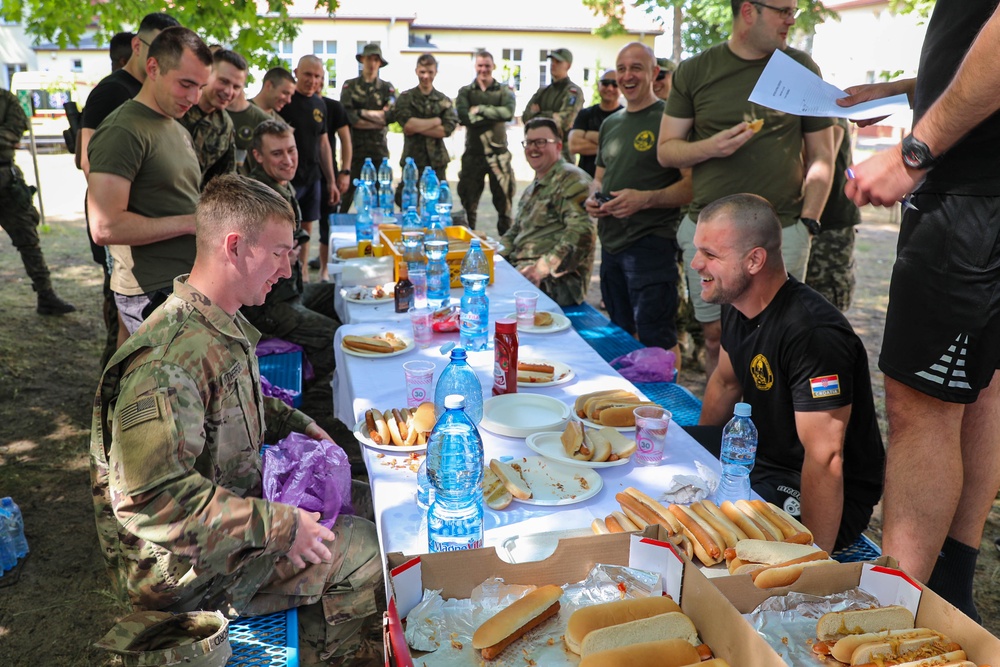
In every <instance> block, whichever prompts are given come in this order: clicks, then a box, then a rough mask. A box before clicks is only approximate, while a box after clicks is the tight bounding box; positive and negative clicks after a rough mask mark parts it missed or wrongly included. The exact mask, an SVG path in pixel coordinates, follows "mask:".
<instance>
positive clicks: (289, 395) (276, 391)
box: [260, 375, 299, 408]
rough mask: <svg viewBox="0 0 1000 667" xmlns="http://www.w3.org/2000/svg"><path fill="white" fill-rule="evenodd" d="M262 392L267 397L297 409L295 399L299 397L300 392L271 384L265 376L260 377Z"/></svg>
mask: <svg viewBox="0 0 1000 667" xmlns="http://www.w3.org/2000/svg"><path fill="white" fill-rule="evenodd" d="M260 390H261V392H262V393H263V394H264V395H265V396H270V397H271V398H276V399H278V400H279V401H282V402H284V404H285V405H287V406H289V407H293V408H294V407H295V397H296V396H298V395H299V392H297V391H295V390H292V389H284V388H282V387H279V386H277V385H274V384H271V382H270V381H269V380H268V379H267V378H266V377H264V376H263V375H261V376H260Z"/></svg>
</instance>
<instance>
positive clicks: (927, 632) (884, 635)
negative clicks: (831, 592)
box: [830, 628, 944, 663]
mask: <svg viewBox="0 0 1000 667" xmlns="http://www.w3.org/2000/svg"><path fill="white" fill-rule="evenodd" d="M943 636H944V635H941V634H939V633H937V632H935V631H933V630H931V629H929V628H913V629H906V630H884V631H882V632H866V633H864V634H860V635H847V636H846V637H844V638H842V639H840V640H838V641H837V642H836V643H835V644H834V645H833V647H832V648H831V649H830V655H832V656H833V657H834V658H835V659H836V660H838V661H840V662H845V663H849V662H850V661H851V656H852V655H854V651H855V650H856V649H857V648H858V647H859V646H863V645H864V644H871V643H873V642H884V641H896V640H905V639H913V638H916V637H936V638H943Z"/></svg>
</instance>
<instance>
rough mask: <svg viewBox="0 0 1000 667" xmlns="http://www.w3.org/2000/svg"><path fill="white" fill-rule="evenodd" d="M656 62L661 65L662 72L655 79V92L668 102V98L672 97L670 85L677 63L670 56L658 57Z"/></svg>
mask: <svg viewBox="0 0 1000 667" xmlns="http://www.w3.org/2000/svg"><path fill="white" fill-rule="evenodd" d="M656 64H657V65H659V66H660V73H659V74H657V75H656V79H654V80H653V94H654V95H656V96H657V97H658V98H660V99H661V100H663V101H664V102H666V101H667V98H668V97H670V86H671V82H672V81H673V78H674V70H675V69H677V65H675V64H674V61H673V60H671V59H670V58H657V59H656Z"/></svg>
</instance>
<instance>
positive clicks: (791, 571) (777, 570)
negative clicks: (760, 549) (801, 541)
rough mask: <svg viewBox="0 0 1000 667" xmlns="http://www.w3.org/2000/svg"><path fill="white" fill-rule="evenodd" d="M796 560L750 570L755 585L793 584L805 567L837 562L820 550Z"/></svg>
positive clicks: (777, 585)
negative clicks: (813, 554) (785, 563)
mask: <svg viewBox="0 0 1000 667" xmlns="http://www.w3.org/2000/svg"><path fill="white" fill-rule="evenodd" d="M795 560H796V561H797V562H792V563H788V564H787V565H771V566H768V567H764V568H761V569H757V570H753V571H752V572H750V576H751V577H752V578H753V585H754V586H756V587H757V588H779V587H781V586H791V585H792V584H794V583H795V582H796V581H798V580H799V577H801V576H802V571H803V570H804V569H805V568H807V567H813V566H815V565H829V564H830V563H836V562H837V561H835V560H833V559H832V558H829V557H827V556H826V552H824V551H821V552H819V553H818V554H816V555H815V556H803V557H802V558H797V559H795Z"/></svg>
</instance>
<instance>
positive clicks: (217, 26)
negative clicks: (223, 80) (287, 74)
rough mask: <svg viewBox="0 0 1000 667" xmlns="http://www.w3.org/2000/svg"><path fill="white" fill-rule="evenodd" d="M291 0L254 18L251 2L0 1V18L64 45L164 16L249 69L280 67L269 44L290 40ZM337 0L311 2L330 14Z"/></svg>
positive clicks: (270, 0) (270, 1) (294, 30)
mask: <svg viewBox="0 0 1000 667" xmlns="http://www.w3.org/2000/svg"><path fill="white" fill-rule="evenodd" d="M292 1H293V0H267V4H266V7H267V13H266V14H264V15H258V13H257V9H258V7H257V3H256V2H255V0H174V1H173V2H167V1H164V0H152V1H150V0H2V1H0V18H3V19H4V20H6V21H10V22H14V23H21V24H22V25H24V28H25V31H26V32H27V33H28V34H29V35H31V36H32V37H34V38H35V39H36V40H38V41H49V42H55V43H57V44H59V46H60V47H63V48H65V47H67V46H69V45H70V44H72V45H78V44H79V43H80V40H81V39H82V38H83V37H85V36H89V35H90V34H94V36H95V38H96V39H97V41H98V43H102V44H106V43H107V42H108V41H109V40H110V39H111V36H112V35H114V34H115V33H117V32H121V31H122V30H135V29H136V28H137V27H138V24H139V21H141V20H142V17H143V16H145V15H146V14H149V13H151V12H166V13H168V14H170V15H171V16H173V17H174V18H176V19H177V20H178V21H180V22H181V25H184V26H187V27H188V28H191V29H192V30H194V31H195V32H197V33H198V34H199V35H201V36H202V38H203V39H204V40H205V41H206V42H208V43H209V44H212V43H219V44H223V45H226V46H228V47H230V48H232V49H234V50H236V51H238V52H240V53H241V54H243V55H244V56H245V57H246V58H247V60H249V61H250V62H251V63H252V64H253V65H257V66H259V67H262V68H266V67H270V66H274V65H280V64H281V62H280V61H279V60H278V58H277V56H276V55H275V53H274V51H275V49H274V45H275V44H278V43H280V42H282V41H289V40H292V39H294V38H295V37H296V36H297V35H298V33H299V27H300V25H301V21H298V20H296V19H293V18H291V17H290V16H289V15H288V8H289V6H291V4H292ZM337 4H338V0H316V7H317V8H320V9H325V10H327V11H328V12H330V13H331V14H332V13H333V12H334V11H335V10H336V9H337Z"/></svg>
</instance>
